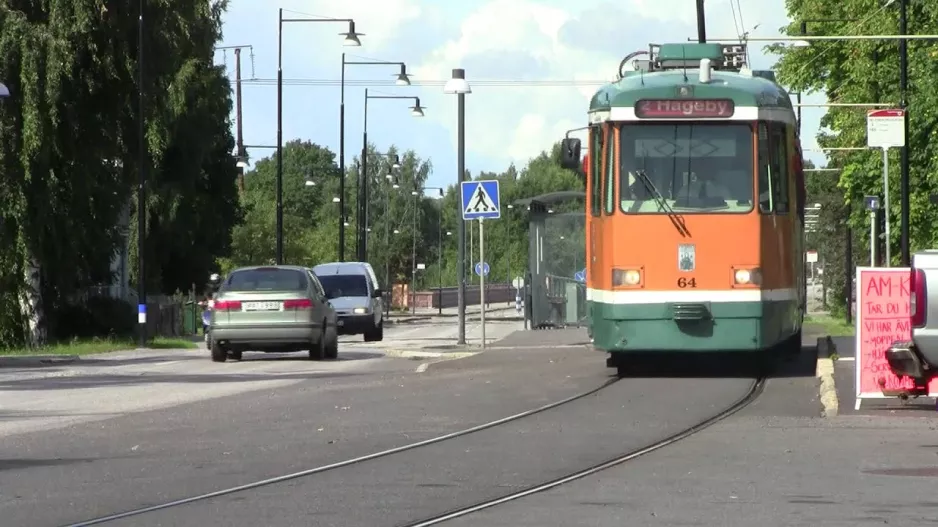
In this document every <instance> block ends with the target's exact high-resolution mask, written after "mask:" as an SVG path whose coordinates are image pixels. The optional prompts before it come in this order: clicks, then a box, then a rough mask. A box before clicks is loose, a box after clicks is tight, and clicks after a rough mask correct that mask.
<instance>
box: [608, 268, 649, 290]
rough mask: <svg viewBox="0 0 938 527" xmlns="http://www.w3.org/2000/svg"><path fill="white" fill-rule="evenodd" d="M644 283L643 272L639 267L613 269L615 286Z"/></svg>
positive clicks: (613, 283)
mask: <svg viewBox="0 0 938 527" xmlns="http://www.w3.org/2000/svg"><path fill="white" fill-rule="evenodd" d="M640 283H642V272H641V271H640V270H638V269H613V270H612V285H613V287H620V286H632V285H638V284H640Z"/></svg>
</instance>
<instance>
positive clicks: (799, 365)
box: [619, 346, 817, 378]
mask: <svg viewBox="0 0 938 527" xmlns="http://www.w3.org/2000/svg"><path fill="white" fill-rule="evenodd" d="M620 360H621V361H622V362H621V368H620V369H619V375H620V376H621V377H626V378H628V377H633V378H634V377H651V378H708V377H713V378H749V377H752V378H756V377H760V376H763V375H765V376H766V377H769V378H792V377H814V376H815V371H816V369H817V347H816V346H802V348H801V353H799V354H798V355H790V356H786V355H785V354H784V353H783V352H780V351H774V350H773V351H766V352H763V353H761V354H760V353H749V352H726V353H701V352H681V351H675V352H668V353H647V354H646V353H642V354H637V353H636V354H628V355H627V356H626V357H625V358H623V359H620Z"/></svg>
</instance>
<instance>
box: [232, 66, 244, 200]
mask: <svg viewBox="0 0 938 527" xmlns="http://www.w3.org/2000/svg"><path fill="white" fill-rule="evenodd" d="M234 54H235V119H236V123H235V129H236V130H237V138H236V144H237V147H238V155H239V156H240V155H242V153H243V152H244V134H243V129H242V124H241V48H235V50H234ZM238 189H239V190H240V191H241V192H244V168H243V167H242V168H241V172H240V173H239V174H238Z"/></svg>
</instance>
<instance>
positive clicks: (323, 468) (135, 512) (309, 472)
mask: <svg viewBox="0 0 938 527" xmlns="http://www.w3.org/2000/svg"><path fill="white" fill-rule="evenodd" d="M619 380H620V379H617V378H612V379H609V380H607V381H606V382H604V383H602V384H600V385H599V386H597V387H595V388H592V389H590V390H586V391H584V392H581V393H578V394H576V395H572V396H570V397H567V398H565V399H561V400H559V401H554V402H552V403H549V404H545V405H543V406H540V407H537V408H534V409H532V410H527V411H524V412H520V413H517V414H514V415H510V416H508V417H503V418H501V419H496V420H495V421H489V422H487V423H483V424H480V425H476V426H473V427H470V428H465V429H463V430H457V431H455V432H451V433H449V434H444V435H441V436H437V437H433V438H430V439H425V440H423V441H416V442H413V443H408V444H406V445H401V446H399V447H395V448H389V449H387V450H382V451H380V452H374V453H372V454H368V455H365V456H359V457H355V458H351V459H346V460H344V461H338V462H336V463H330V464H328V465H320V466H317V467H312V468H309V469H305V470H300V471H296V472H291V473H289V474H283V475H281V476H276V477H273V478H267V479H263V480H258V481H254V482H251V483H247V484H244V485H238V486H236V487H229V488H225V489H221V490H216V491H214V492H207V493H205V494H199V495H195V496H190V497H186V498H182V499H177V500H173V501H168V502H165V503H160V504H157V505H150V506H147V507H140V508H136V509H131V510H127V511H124V512H119V513H115V514H109V515H106V516H100V517H97V518H91V519H88V520H85V521H81V522H78V523H73V524H68V526H67V527H85V526H90V525H100V524H103V523H107V522H112V521H116V520H122V519H126V518H130V517H133V516H140V515H143V514H147V513H151V512H157V511H161V510H165V509H171V508H174V507H180V506H183V505H188V504H191V503H196V502H199V501H205V500H209V499H212V498H218V497H221V496H227V495H230V494H235V493H239V492H245V491H249V490H254V489H259V488H261V487H267V486H270V485H274V484H277V483H283V482H285V481H291V480H295V479H300V478H305V477H309V476H314V475H316V474H321V473H323V472H328V471H331V470H336V469H340V468H343V467H348V466H352V465H357V464H360V463H364V462H367V461H371V460H375V459H379V458H383V457H388V456H392V455H394V454H399V453H401V452H406V451H408V450H415V449H417V448H421V447H425V446H429V445H433V444H436V443H442V442H444V441H448V440H452V439H456V438H458V437H462V436H466V435H469V434H473V433H475V432H480V431H482V430H486V429H489V428H494V427H496V426H500V425H503V424H506V423H510V422H513V421H518V420H520V419H524V418H527V417H531V416H534V415H537V414H540V413H542V412H546V411H548V410H552V409H554V408H558V407H560V406H563V405H566V404H569V403H572V402H574V401H577V400H579V399H583V398H584V397H588V396H590V395H593V394H596V393H598V392H600V391H601V390H603V389H605V388H607V387H609V386H611V385H613V384H615V383H616V382H618V381H619Z"/></svg>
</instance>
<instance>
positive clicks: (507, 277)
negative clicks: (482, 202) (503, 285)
mask: <svg viewBox="0 0 938 527" xmlns="http://www.w3.org/2000/svg"><path fill="white" fill-rule="evenodd" d="M514 208H515V206H514V205H512V204H511V203H509V204H508V210H509V211H511V210H514ZM509 214H510V212H509ZM505 226H506V227H507V228H508V240H507V242H508V243H507V244H506V246H507V248H508V251H507V253H506V255H505V256H506V258H505V261H506V263H507V265H506V272H507V273H508V274H506V275H505V281H506V282H508V305H509V306H510V305H511V255H512V252H511V216H509V217H508V218H506V219H505Z"/></svg>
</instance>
